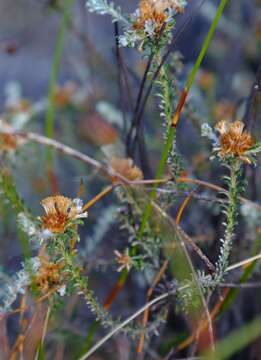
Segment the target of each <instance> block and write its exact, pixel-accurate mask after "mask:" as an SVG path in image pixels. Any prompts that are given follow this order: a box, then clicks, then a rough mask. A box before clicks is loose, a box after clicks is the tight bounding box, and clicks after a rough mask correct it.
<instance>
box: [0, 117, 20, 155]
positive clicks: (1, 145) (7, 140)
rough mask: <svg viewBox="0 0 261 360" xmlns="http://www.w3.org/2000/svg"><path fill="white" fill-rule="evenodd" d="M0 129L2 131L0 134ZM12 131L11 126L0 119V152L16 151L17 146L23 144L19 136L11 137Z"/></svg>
mask: <svg viewBox="0 0 261 360" xmlns="http://www.w3.org/2000/svg"><path fill="white" fill-rule="evenodd" d="M1 129H3V132H2V133H1ZM5 131H6V133H5ZM12 131H13V128H12V126H10V125H9V124H8V123H7V122H6V121H5V120H2V119H0V151H10V150H16V149H17V147H18V146H19V145H22V144H23V143H24V142H25V141H24V140H23V139H22V138H21V137H20V136H16V135H13V134H12V133H11V132H12ZM9 132H10V133H9Z"/></svg>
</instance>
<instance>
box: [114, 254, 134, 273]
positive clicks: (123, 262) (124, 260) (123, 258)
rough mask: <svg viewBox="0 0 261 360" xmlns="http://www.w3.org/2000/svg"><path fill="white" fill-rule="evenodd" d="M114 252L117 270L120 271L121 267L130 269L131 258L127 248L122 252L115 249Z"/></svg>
mask: <svg viewBox="0 0 261 360" xmlns="http://www.w3.org/2000/svg"><path fill="white" fill-rule="evenodd" d="M114 254H115V255H116V261H117V263H118V265H119V267H118V269H117V271H118V272H121V271H122V270H123V269H126V270H128V271H130V269H131V267H132V265H133V264H132V258H131V257H130V255H129V252H128V250H126V251H125V253H124V254H123V253H121V252H119V251H118V250H115V251H114Z"/></svg>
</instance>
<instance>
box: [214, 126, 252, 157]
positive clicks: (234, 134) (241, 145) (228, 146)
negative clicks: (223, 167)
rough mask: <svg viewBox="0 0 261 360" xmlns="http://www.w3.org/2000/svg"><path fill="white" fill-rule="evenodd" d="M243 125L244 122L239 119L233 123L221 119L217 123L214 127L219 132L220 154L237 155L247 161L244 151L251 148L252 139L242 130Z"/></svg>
mask: <svg viewBox="0 0 261 360" xmlns="http://www.w3.org/2000/svg"><path fill="white" fill-rule="evenodd" d="M244 126H245V125H244V123H243V122H242V121H239V120H237V121H234V122H233V123H228V122H227V121H225V120H221V121H219V122H218V123H217V125H216V129H217V131H218V132H219V133H220V138H219V140H220V154H221V156H222V157H224V156H226V155H230V156H238V157H240V158H241V159H242V160H243V161H246V162H249V160H248V158H247V157H246V156H244V153H245V152H246V151H248V150H249V149H250V148H251V146H252V145H253V144H254V141H253V138H252V136H251V134H250V133H249V132H247V131H244Z"/></svg>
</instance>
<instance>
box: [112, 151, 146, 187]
mask: <svg viewBox="0 0 261 360" xmlns="http://www.w3.org/2000/svg"><path fill="white" fill-rule="evenodd" d="M110 166H111V167H112V169H113V170H115V171H116V172H117V173H119V174H120V175H122V176H124V177H125V178H126V179H128V180H130V181H135V180H142V179H143V174H142V171H141V170H140V168H138V166H136V165H134V163H133V160H132V159H130V158H127V159H124V158H116V157H113V158H112V159H111V161H110ZM112 181H113V182H117V181H118V178H117V176H113V177H112Z"/></svg>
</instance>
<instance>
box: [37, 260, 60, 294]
mask: <svg viewBox="0 0 261 360" xmlns="http://www.w3.org/2000/svg"><path fill="white" fill-rule="evenodd" d="M40 261H41V265H40V267H39V269H38V271H37V275H36V277H35V279H34V284H35V285H36V286H37V288H38V289H39V291H40V292H41V293H47V292H48V291H50V290H52V289H54V288H57V287H59V285H60V286H62V274H61V269H62V268H63V264H62V263H61V262H59V263H54V262H51V261H49V259H48V257H47V256H44V255H42V256H41V257H40Z"/></svg>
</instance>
